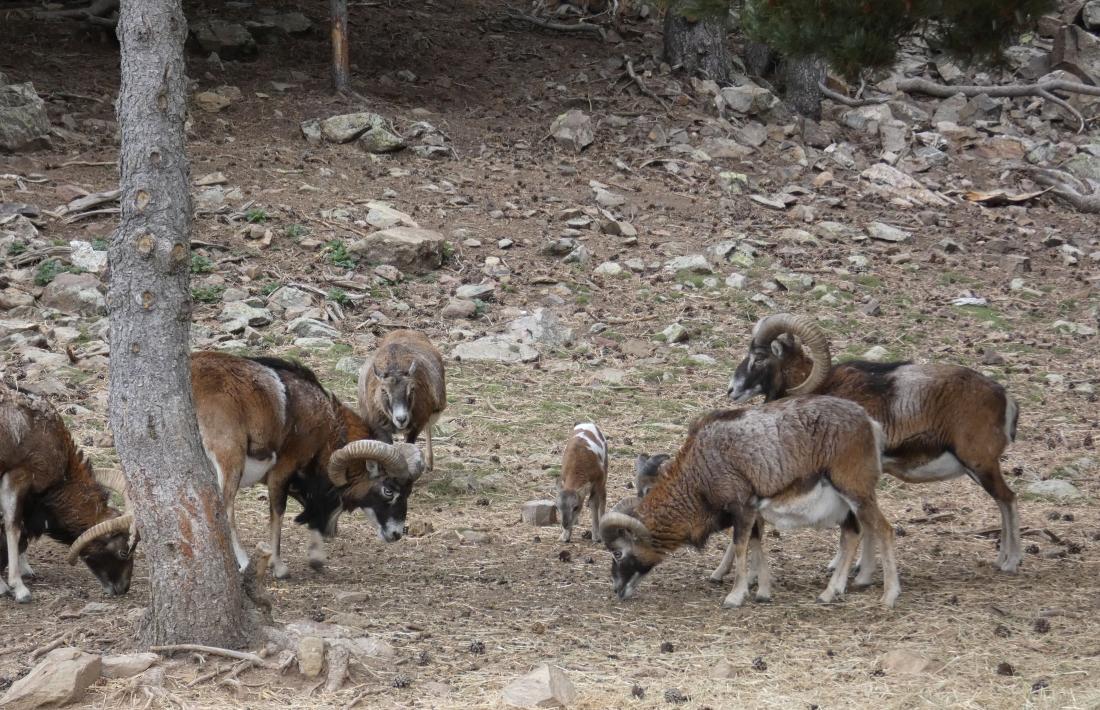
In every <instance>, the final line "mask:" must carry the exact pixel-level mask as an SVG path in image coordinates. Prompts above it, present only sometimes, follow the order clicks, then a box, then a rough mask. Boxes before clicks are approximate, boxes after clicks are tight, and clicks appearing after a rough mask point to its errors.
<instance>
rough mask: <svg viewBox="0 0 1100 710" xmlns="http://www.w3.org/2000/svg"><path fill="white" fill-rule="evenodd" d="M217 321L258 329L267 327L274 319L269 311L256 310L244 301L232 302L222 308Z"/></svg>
mask: <svg viewBox="0 0 1100 710" xmlns="http://www.w3.org/2000/svg"><path fill="white" fill-rule="evenodd" d="M218 320H219V321H221V322H222V323H238V324H243V325H247V326H252V327H253V328H259V327H262V326H265V325H269V324H270V323H271V321H272V320H274V319H273V317H272V315H271V311H269V310H267V309H266V308H256V307H254V306H250V305H248V304H247V303H245V302H244V301H234V302H233V303H227V304H225V305H224V306H222V312H221V313H220V314H219V315H218ZM242 327H243V326H242Z"/></svg>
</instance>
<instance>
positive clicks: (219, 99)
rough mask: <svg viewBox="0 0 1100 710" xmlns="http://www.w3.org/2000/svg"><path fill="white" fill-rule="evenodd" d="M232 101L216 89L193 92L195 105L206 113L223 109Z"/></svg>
mask: <svg viewBox="0 0 1100 710" xmlns="http://www.w3.org/2000/svg"><path fill="white" fill-rule="evenodd" d="M232 103H233V100H232V99H230V98H229V97H228V96H225V95H223V94H219V93H218V92H216V91H200V92H198V93H197V94H195V105H196V106H198V107H199V108H200V109H202V110H203V111H206V112H207V113H218V112H219V111H224V110H225V109H227V108H229V105H230V104H232Z"/></svg>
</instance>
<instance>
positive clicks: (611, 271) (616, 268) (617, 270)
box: [592, 261, 623, 277]
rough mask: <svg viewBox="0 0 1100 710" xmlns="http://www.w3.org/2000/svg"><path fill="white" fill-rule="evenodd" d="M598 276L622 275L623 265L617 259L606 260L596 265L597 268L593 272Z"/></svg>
mask: <svg viewBox="0 0 1100 710" xmlns="http://www.w3.org/2000/svg"><path fill="white" fill-rule="evenodd" d="M592 273H593V274H594V275H596V276H607V277H614V276H622V274H623V267H622V266H621V265H620V264H619V262H617V261H605V262H604V263H602V264H600V265H599V266H597V267H596V270H595V271H593V272H592Z"/></svg>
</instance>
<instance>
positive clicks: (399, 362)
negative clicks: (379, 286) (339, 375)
mask: <svg viewBox="0 0 1100 710" xmlns="http://www.w3.org/2000/svg"><path fill="white" fill-rule="evenodd" d="M358 390H359V413H360V415H361V416H362V417H363V419H364V420H366V422H367V424H368V426H370V428H371V431H373V432H374V433H375V435H376V436H377V438H378V439H379V440H381V441H385V442H386V443H392V442H393V438H394V437H395V436H397V435H401V434H403V435H404V437H405V441H406V442H407V443H409V444H415V443H416V439H417V437H418V436H419V435H420V432H421V431H424V434H425V438H426V439H427V444H428V446H427V457H426V458H427V465H428V470H429V471H430V470H432V469H433V468H434V467H435V458H434V456H433V453H432V427H433V426H434V425H435V422H436V420H438V419H439V415H440V414H441V413H442V412H443V410H444V408H446V406H447V382H446V374H445V372H444V368H443V357H442V356H441V355H440V354H439V351H438V350H437V349H436V348H435V346H434V345H432V342H431V341H430V340H428V337H427V336H426V335H424V334H423V333H420V332H418V331H415V330H395V331H393V332H392V333H390V334H389V335H387V336H386V337H385V338H383V339H382V342H380V343H379V344H378V350H377V352H375V355H374V358H373V359H372V360H369V361H367V362H366V363H364V364H363V367H362V369H360V371H359V387H358Z"/></svg>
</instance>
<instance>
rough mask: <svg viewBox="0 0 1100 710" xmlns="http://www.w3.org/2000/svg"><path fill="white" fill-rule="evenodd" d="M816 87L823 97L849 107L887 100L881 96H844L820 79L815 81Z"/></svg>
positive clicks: (881, 102)
mask: <svg viewBox="0 0 1100 710" xmlns="http://www.w3.org/2000/svg"><path fill="white" fill-rule="evenodd" d="M817 88H818V89H819V90H820V91H821V95H822V96H824V97H825V98H827V99H830V100H832V101H835V102H836V103H838V104H841V105H843V106H848V107H851V108H858V107H860V106H874V105H876V104H884V103H886V102H887V101H889V99H885V98H882V99H853V98H852V97H850V96H845V95H844V94H842V93H840V92H838V91H833V90H832V89H830V88H829V87H827V86H825V83H824V82H821V81H819V82H817Z"/></svg>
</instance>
